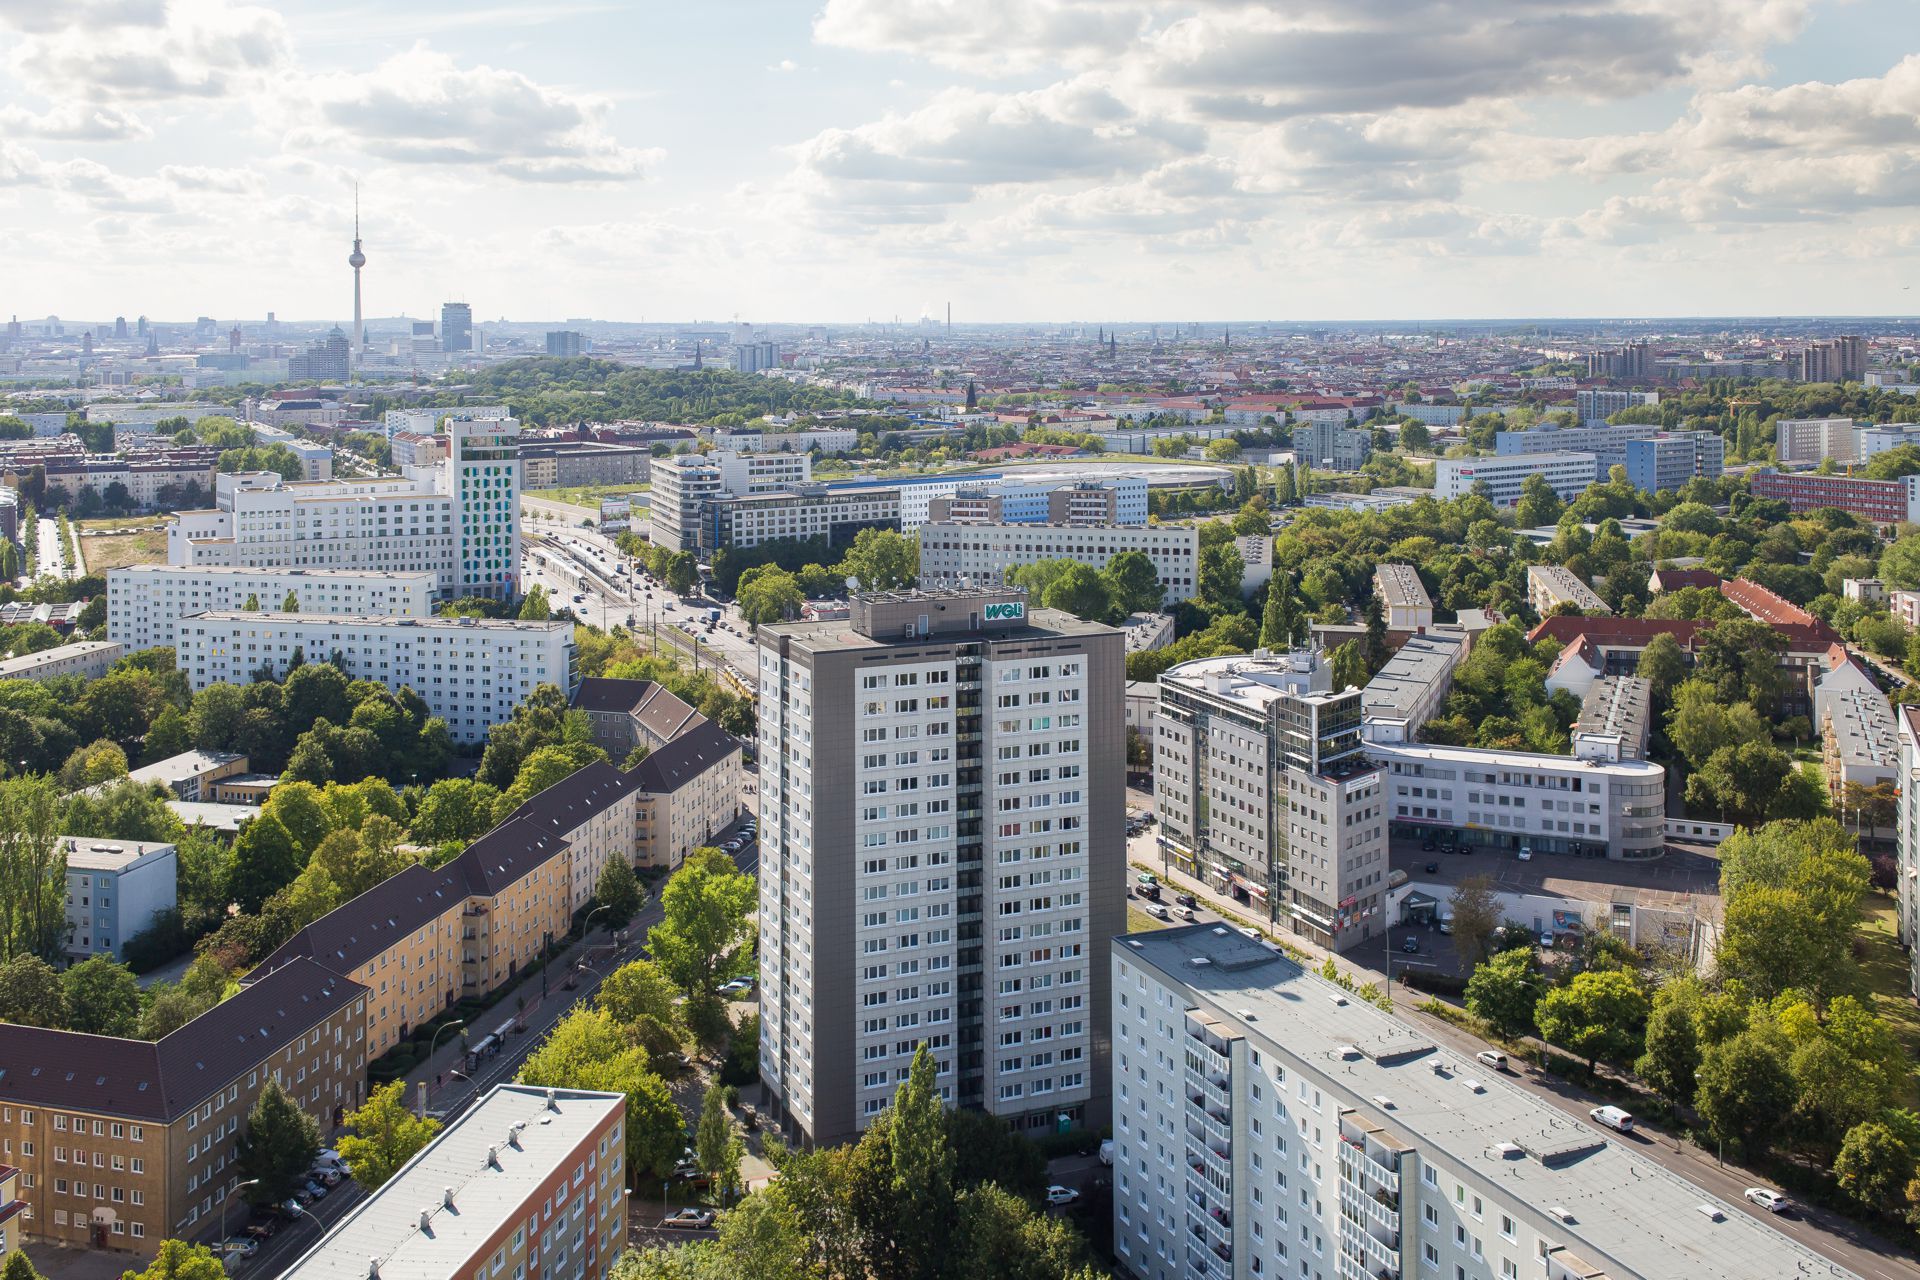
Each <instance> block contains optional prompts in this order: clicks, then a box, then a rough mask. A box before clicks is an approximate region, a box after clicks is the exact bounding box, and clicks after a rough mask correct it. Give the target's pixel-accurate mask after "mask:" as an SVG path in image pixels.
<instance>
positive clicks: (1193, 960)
mask: <svg viewBox="0 0 1920 1280" xmlns="http://www.w3.org/2000/svg"><path fill="white" fill-rule="evenodd" d="M1187 963H1188V964H1190V965H1192V966H1193V967H1194V968H1196V969H1204V968H1205V967H1206V966H1208V965H1210V964H1212V963H1213V961H1211V960H1209V959H1208V958H1207V957H1205V956H1188V957H1187Z"/></svg>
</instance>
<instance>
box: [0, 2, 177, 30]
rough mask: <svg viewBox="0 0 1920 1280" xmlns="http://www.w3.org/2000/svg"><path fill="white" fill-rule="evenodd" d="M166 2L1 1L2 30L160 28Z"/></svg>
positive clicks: (0, 18) (0, 21) (0, 20)
mask: <svg viewBox="0 0 1920 1280" xmlns="http://www.w3.org/2000/svg"><path fill="white" fill-rule="evenodd" d="M166 7H167V6H166V0H67V2H66V3H60V4H46V3H42V2H41V0H0V26H6V27H12V28H14V29H15V30H17V31H32V32H48V31H61V30H65V29H68V28H72V27H80V28H86V29H90V30H98V29H99V28H101V27H118V26H145V27H153V26H158V25H160V23H161V22H162V21H164V20H165V15H166Z"/></svg>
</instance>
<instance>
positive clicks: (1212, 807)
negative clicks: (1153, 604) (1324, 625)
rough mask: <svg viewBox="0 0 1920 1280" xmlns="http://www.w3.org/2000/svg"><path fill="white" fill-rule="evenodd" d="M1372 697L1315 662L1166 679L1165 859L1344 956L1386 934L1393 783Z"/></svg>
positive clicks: (1263, 664)
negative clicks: (1364, 725) (1369, 727)
mask: <svg viewBox="0 0 1920 1280" xmlns="http://www.w3.org/2000/svg"><path fill="white" fill-rule="evenodd" d="M1364 696H1365V695H1364V694H1363V693H1362V692H1361V690H1359V689H1354V688H1348V689H1334V688H1333V687H1332V672H1331V670H1330V669H1329V667H1328V664H1327V663H1326V662H1325V661H1323V660H1322V658H1321V655H1320V654H1319V653H1318V652H1315V651H1305V650H1303V651H1299V652H1295V653H1283V654H1273V653H1268V652H1267V651H1265V650H1261V651H1259V652H1256V653H1253V654H1249V655H1245V656H1240V657H1224V658H1203V659H1200V660H1198V661H1194V662H1183V663H1181V664H1180V665H1178V666H1175V667H1172V668H1169V669H1168V670H1167V671H1164V672H1162V673H1161V676H1160V711H1159V715H1158V717H1157V718H1156V721H1155V727H1154V737H1153V770H1154V806H1155V810H1156V812H1157V815H1158V817H1159V826H1158V832H1159V839H1160V845H1161V851H1162V854H1163V856H1165V857H1166V858H1168V859H1169V860H1170V862H1171V863H1172V864H1173V865H1174V866H1175V867H1176V868H1177V869H1178V870H1180V871H1181V872H1182V873H1184V874H1186V875H1190V876H1195V877H1197V878H1199V879H1201V880H1203V881H1205V883H1206V884H1207V886H1208V887H1209V888H1211V889H1213V890H1215V891H1216V892H1220V893H1225V894H1229V895H1230V896H1232V897H1234V898H1235V899H1237V900H1238V901H1241V902H1244V903H1246V904H1247V905H1248V906H1249V907H1251V908H1252V909H1254V910H1255V911H1257V912H1259V913H1260V914H1261V915H1263V916H1264V917H1265V918H1266V919H1267V920H1268V921H1269V922H1271V923H1273V924H1275V925H1278V926H1283V927H1285V928H1288V929H1291V930H1292V931H1293V932H1295V933H1298V934H1301V935H1303V936H1305V937H1309V938H1311V939H1313V941H1315V942H1317V943H1319V944H1320V945H1321V946H1332V947H1335V948H1337V949H1343V950H1344V949H1345V948H1347V947H1350V946H1353V945H1355V944H1357V943H1359V942H1361V941H1364V940H1365V939H1367V938H1370V937H1373V936H1375V935H1377V934H1380V933H1382V932H1384V931H1385V928H1386V918H1385V915H1384V913H1383V907H1384V898H1383V896H1382V895H1383V894H1384V893H1385V891H1386V879H1387V824H1386V785H1385V780H1384V776H1383V774H1382V773H1381V771H1380V769H1379V768H1378V767H1377V766H1376V765H1375V764H1374V763H1373V761H1372V760H1370V759H1369V758H1368V756H1367V752H1366V750H1365V747H1364V744H1363V742H1362V740H1361V716H1362V704H1363V700H1364Z"/></svg>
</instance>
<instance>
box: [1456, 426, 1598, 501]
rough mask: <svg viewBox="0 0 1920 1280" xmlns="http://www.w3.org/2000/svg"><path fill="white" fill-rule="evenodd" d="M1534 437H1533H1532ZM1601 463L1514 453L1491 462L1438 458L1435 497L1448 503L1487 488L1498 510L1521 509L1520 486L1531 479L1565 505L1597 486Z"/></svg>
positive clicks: (1584, 456) (1585, 457)
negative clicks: (1548, 488) (1545, 486)
mask: <svg viewBox="0 0 1920 1280" xmlns="http://www.w3.org/2000/svg"><path fill="white" fill-rule="evenodd" d="M1529 434H1531V433H1529ZM1596 466H1597V460H1596V459H1595V458H1594V455H1593V454H1591V453H1567V452H1557V453H1514V454H1501V455H1497V456H1495V457H1491V458H1438V459H1435V461H1434V464H1433V496H1434V497H1436V498H1438V499H1440V500H1441V501H1443V502H1444V501H1446V500H1447V499H1448V498H1459V497H1464V496H1465V495H1467V494H1469V493H1472V492H1474V490H1475V488H1476V486H1478V485H1482V484H1484V485H1485V486H1486V492H1487V501H1489V502H1491V503H1493V505H1494V506H1496V507H1511V506H1517V505H1518V504H1519V502H1520V486H1521V485H1523V484H1525V483H1526V480H1527V477H1528V476H1536V475H1537V476H1540V477H1541V478H1542V479H1544V480H1545V481H1546V482H1547V484H1548V485H1549V486H1551V487H1552V489H1553V491H1554V493H1556V494H1558V495H1559V497H1560V500H1561V501H1562V502H1566V501H1570V500H1572V499H1574V498H1577V497H1579V496H1580V495H1581V494H1582V493H1585V492H1586V491H1587V486H1589V485H1591V484H1592V483H1593V482H1594V479H1595V475H1596Z"/></svg>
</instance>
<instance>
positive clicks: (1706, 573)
mask: <svg viewBox="0 0 1920 1280" xmlns="http://www.w3.org/2000/svg"><path fill="white" fill-rule="evenodd" d="M1653 576H1654V577H1656V578H1658V579H1659V580H1660V590H1662V591H1679V590H1681V589H1683V588H1685V587H1705V588H1707V589H1709V590H1716V589H1718V588H1719V586H1720V575H1719V574H1717V573H1715V572H1714V571H1713V570H1711V569H1655V570H1654V571H1653Z"/></svg>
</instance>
